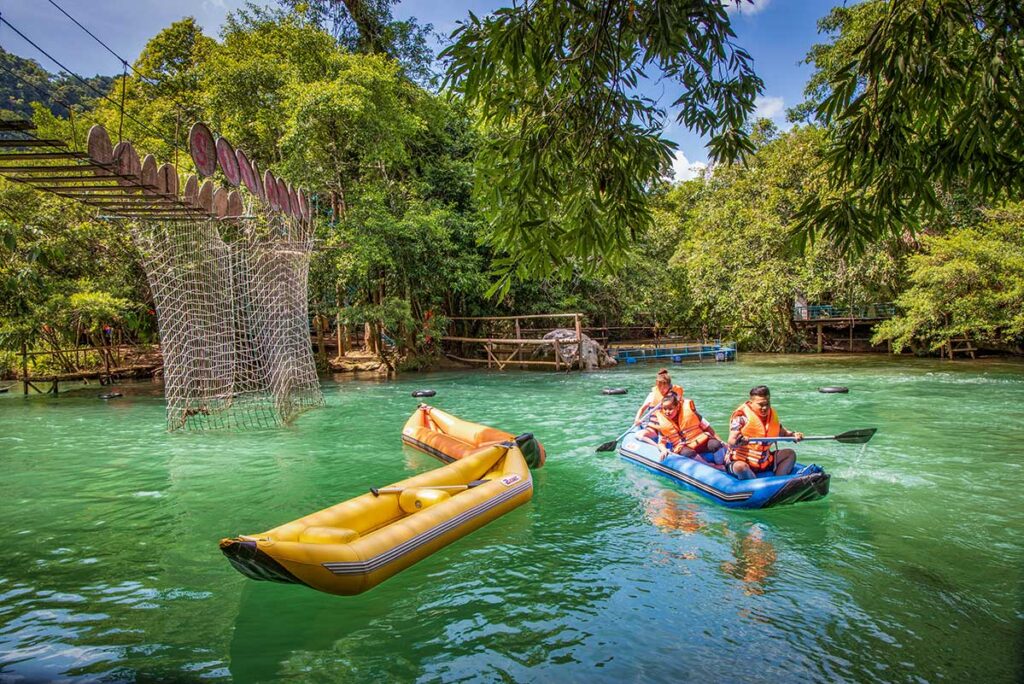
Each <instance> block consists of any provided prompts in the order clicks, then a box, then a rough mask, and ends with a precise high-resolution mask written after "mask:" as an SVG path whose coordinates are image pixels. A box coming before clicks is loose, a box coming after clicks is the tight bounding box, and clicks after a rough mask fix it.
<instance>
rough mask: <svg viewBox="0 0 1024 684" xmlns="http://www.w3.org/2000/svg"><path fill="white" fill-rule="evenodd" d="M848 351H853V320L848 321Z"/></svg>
mask: <svg viewBox="0 0 1024 684" xmlns="http://www.w3.org/2000/svg"><path fill="white" fill-rule="evenodd" d="M850 351H853V319H852V318H851V319H850Z"/></svg>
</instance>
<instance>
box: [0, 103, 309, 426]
mask: <svg viewBox="0 0 1024 684" xmlns="http://www.w3.org/2000/svg"><path fill="white" fill-rule="evenodd" d="M33 129H34V126H33V125H32V124H31V122H20V121H18V122H12V121H0V174H3V175H4V176H6V177H7V178H8V179H9V180H12V181H15V182H19V183H25V184H28V185H31V186H32V187H34V188H36V189H38V190H44V191H47V192H51V193H53V194H56V195H59V196H62V197H67V198H72V199H75V200H77V201H79V202H82V203H84V204H87V205H90V206H93V207H96V208H97V209H98V210H99V212H100V214H101V217H102V218H106V219H110V220H113V221H116V222H119V223H122V224H123V225H124V227H125V229H126V230H127V231H129V232H130V234H131V236H132V238H133V241H134V243H135V245H136V246H137V247H138V249H139V251H140V253H141V255H142V262H143V266H144V268H145V271H146V276H147V279H148V281H149V285H150V289H151V291H152V293H153V299H154V302H155V305H156V312H157V323H158V326H159V331H160V342H161V348H162V351H163V360H164V394H165V397H166V400H167V427H168V429H169V430H172V431H174V430H181V429H185V430H207V429H224V428H228V429H230V428H241V429H258V428H267V427H274V426H278V425H282V424H285V423H288V422H290V421H291V420H292V419H294V418H295V417H296V416H297V415H299V414H300V413H302V412H303V411H305V410H307V409H310V408H313V407H316V406H321V405H322V404H323V403H324V400H323V394H322V393H321V391H320V384H319V382H318V380H317V376H316V366H315V363H314V360H313V350H312V345H311V344H310V337H309V315H308V306H307V290H308V281H309V261H310V256H311V253H312V250H313V223H312V217H311V211H310V206H309V201H308V195H307V193H305V192H304V191H303V190H301V189H299V188H293V187H292V186H291V185H290V184H289V183H286V182H285V181H283V180H282V179H279V178H276V177H275V176H274V174H273V173H272V172H270V171H266V172H264V173H263V174H260V172H259V169H258V167H257V166H256V164H255V162H252V161H250V160H249V159H248V158H247V157H246V155H245V153H244V152H243V151H242V150H237V151H236V150H235V149H234V148H233V147H232V146H231V144H230V142H228V141H227V140H226V139H225V138H223V137H221V138H218V139H216V140H215V139H214V137H213V135H212V134H211V133H210V131H209V129H208V128H207V127H206V126H205V125H204V124H202V123H196V124H195V125H194V126H193V127H192V130H191V131H190V133H189V152H190V153H191V156H192V159H193V161H194V162H195V166H196V171H197V173H198V177H197V175H192V176H189V177H188V179H187V180H186V181H185V183H184V186H183V191H182V192H181V193H179V177H178V171H177V169H176V168H175V167H174V165H172V164H163V165H160V166H158V165H157V163H156V161H155V159H154V158H153V156H152V155H146V157H145V158H144V159H142V160H140V159H139V156H138V154H137V153H136V152H135V150H134V148H133V147H132V144H131V143H130V142H127V141H121V142H118V144H117V145H116V146H112V145H111V142H110V138H109V136H108V134H107V132H106V130H105V129H104V128H103V127H102V126H93V127H92V129H90V131H89V135H88V140H87V148H88V150H87V152H78V151H73V150H70V149H68V148H67V145H66V144H65V143H64V142H62V141H60V140H47V139H41V138H38V137H36V136H34V135H33V134H32V133H31V131H32V130H33ZM40 150H44V151H40ZM218 169H220V171H221V172H222V178H221V179H220V180H221V182H218V183H215V182H214V181H213V179H212V178H211V176H213V175H214V173H215V172H217V170H218ZM200 178H205V180H202V181H200ZM232 186H233V187H234V188H237V189H232ZM243 188H245V190H243Z"/></svg>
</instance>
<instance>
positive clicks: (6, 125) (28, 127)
mask: <svg viewBox="0 0 1024 684" xmlns="http://www.w3.org/2000/svg"><path fill="white" fill-rule="evenodd" d="M35 129H36V125H35V124H34V123H32V122H31V121H25V120H23V119H8V120H0V131H34V130H35Z"/></svg>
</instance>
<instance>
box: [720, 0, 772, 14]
mask: <svg viewBox="0 0 1024 684" xmlns="http://www.w3.org/2000/svg"><path fill="white" fill-rule="evenodd" d="M770 3H771V0H753V2H751V1H750V0H739V3H737V1H736V0H722V4H723V5H725V9H726V11H727V12H729V13H730V14H746V15H747V16H750V15H751V14H757V13H758V12H760V11H761V10H763V9H764V8H765V7H767V6H768V5H769V4H770Z"/></svg>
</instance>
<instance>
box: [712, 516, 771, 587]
mask: <svg viewBox="0 0 1024 684" xmlns="http://www.w3.org/2000/svg"><path fill="white" fill-rule="evenodd" d="M725 530H726V535H727V536H729V537H730V538H731V540H732V553H733V556H734V559H733V560H728V561H724V562H723V563H722V565H721V568H722V572H724V573H725V574H727V575H729V576H731V577H735V578H736V579H738V580H740V581H741V582H743V593H745V594H746V595H747V596H756V595H760V594H763V593H765V587H766V585H767V583H768V580H769V579H770V578H772V577H774V576H775V563H776V561H777V560H778V554H777V553H776V552H775V547H774V546H773V545H772V543H771V542H770V541H768V540H767V539H765V536H764V530H763V529H762V528H761V526H760V525H759V524H756V523H754V524H749V527H747V529H745V530H741V531H739V532H733V531H732V530H730V529H729V528H728V526H725Z"/></svg>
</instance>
